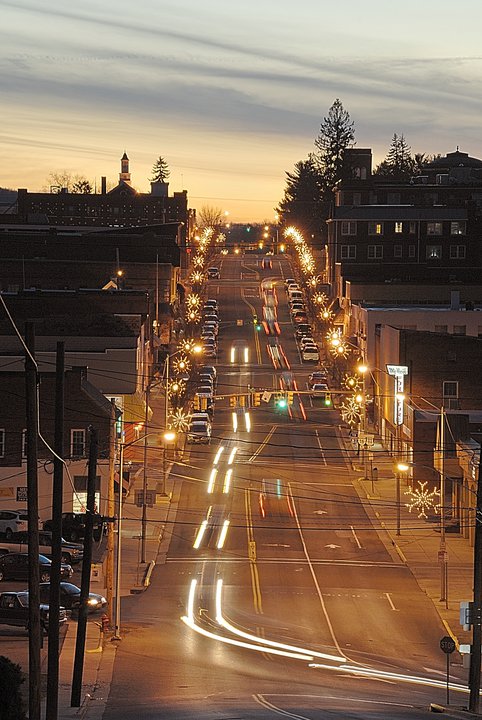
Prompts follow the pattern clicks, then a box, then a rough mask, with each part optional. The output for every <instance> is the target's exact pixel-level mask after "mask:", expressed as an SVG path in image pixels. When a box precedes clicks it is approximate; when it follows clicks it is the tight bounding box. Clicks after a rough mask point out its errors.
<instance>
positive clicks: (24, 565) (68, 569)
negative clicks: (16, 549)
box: [0, 553, 74, 582]
mask: <svg viewBox="0 0 482 720" xmlns="http://www.w3.org/2000/svg"><path fill="white" fill-rule="evenodd" d="M38 559H39V569H40V582H47V581H48V580H50V571H51V568H52V562H51V561H50V560H49V559H48V557H45V555H39V556H38ZM73 573H74V571H73V569H72V566H71V565H66V564H64V563H62V565H61V566H60V575H61V577H62V578H63V579H64V580H65V579H67V580H68V579H69V578H71V577H72V575H73ZM0 580H28V553H9V554H8V555H3V556H2V557H0Z"/></svg>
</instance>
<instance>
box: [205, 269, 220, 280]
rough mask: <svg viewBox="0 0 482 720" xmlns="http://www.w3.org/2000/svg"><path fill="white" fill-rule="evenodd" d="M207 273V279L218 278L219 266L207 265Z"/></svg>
mask: <svg viewBox="0 0 482 720" xmlns="http://www.w3.org/2000/svg"><path fill="white" fill-rule="evenodd" d="M207 273H208V278H209V280H219V277H220V276H219V268H217V267H208V270H207Z"/></svg>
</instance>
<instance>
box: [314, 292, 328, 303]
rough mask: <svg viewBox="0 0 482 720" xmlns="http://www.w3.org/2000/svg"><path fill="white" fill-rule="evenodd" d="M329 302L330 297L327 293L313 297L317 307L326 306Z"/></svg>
mask: <svg viewBox="0 0 482 720" xmlns="http://www.w3.org/2000/svg"><path fill="white" fill-rule="evenodd" d="M327 300H328V296H327V295H325V293H316V294H315V295H313V302H314V303H315V304H316V305H325V304H326V301H327Z"/></svg>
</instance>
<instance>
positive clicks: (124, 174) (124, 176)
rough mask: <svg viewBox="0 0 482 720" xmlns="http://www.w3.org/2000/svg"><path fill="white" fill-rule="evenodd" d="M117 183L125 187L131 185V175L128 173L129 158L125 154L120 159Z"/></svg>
mask: <svg viewBox="0 0 482 720" xmlns="http://www.w3.org/2000/svg"><path fill="white" fill-rule="evenodd" d="M119 182H120V183H121V182H125V183H126V184H127V185H130V184H131V174H130V172H129V158H128V157H127V153H126V152H124V154H123V156H122V157H121V171H120V173H119Z"/></svg>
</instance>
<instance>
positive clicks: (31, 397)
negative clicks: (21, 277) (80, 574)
mask: <svg viewBox="0 0 482 720" xmlns="http://www.w3.org/2000/svg"><path fill="white" fill-rule="evenodd" d="M25 344H26V347H27V349H26V352H25V400H26V427H27V516H28V530H27V536H28V593H29V603H28V624H29V633H28V651H29V656H28V666H29V675H28V705H29V718H30V720H40V677H41V673H40V670H41V668H40V648H41V645H42V637H41V627H40V587H39V583H40V567H39V540H38V474H37V460H38V458H37V437H38V385H39V383H38V367H37V363H36V361H35V329H34V325H33V323H32V322H27V323H26V324H25Z"/></svg>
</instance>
